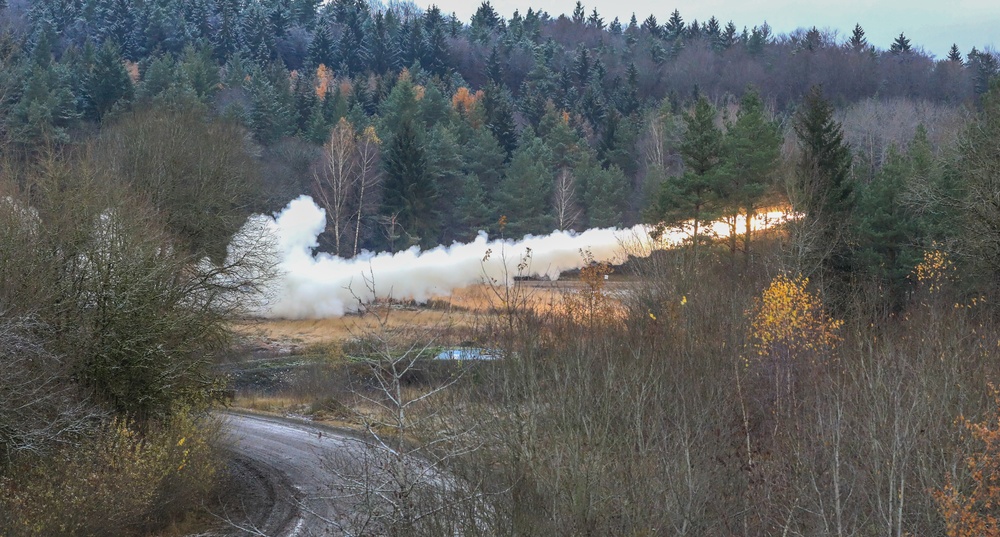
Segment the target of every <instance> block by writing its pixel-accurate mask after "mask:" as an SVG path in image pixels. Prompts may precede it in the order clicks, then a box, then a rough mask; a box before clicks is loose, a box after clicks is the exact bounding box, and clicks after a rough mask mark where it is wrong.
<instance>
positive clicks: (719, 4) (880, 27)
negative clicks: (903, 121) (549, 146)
mask: <svg viewBox="0 0 1000 537" xmlns="http://www.w3.org/2000/svg"><path fill="white" fill-rule="evenodd" d="M417 4H418V5H419V6H421V7H424V8H426V7H429V6H430V5H431V4H437V6H438V7H440V8H441V10H442V11H443V12H445V13H452V12H454V13H456V14H457V15H458V17H459V18H460V19H461V20H462V21H464V22H466V23H468V22H469V19H471V18H472V14H473V13H475V11H476V8H478V7H479V5H480V4H481V1H470V0H436V1H433V2H430V1H427V0H417ZM491 4H492V5H493V8H494V9H496V10H497V12H499V13H500V14H501V15H503V16H504V17H507V18H509V17H510V16H511V14H513V13H514V10H515V9H518V10H520V11H521V14H524V13H525V12H526V11H527V10H528V8H529V7H531V8H534V9H535V10H538V9H542V10H544V11H547V12H548V13H549V15H551V16H553V17H557V16H559V15H560V14H562V13H565V14H567V15H569V14H570V13H572V12H573V8H574V6H576V0H492V1H491ZM583 5H584V8H585V9H586V11H587V14H588V15H590V13H591V11H592V10H593V9H594V8H595V7H596V8H597V12H598V13H599V14H600V15H601V16H602V17H603V18H604V20H605V22H611V21H612V20H613V19H614V18H615V17H618V18H619V19H620V20H621V21H622V23H623V24H627V23H628V20H629V18H631V16H632V13H633V12H634V13H635V15H636V18H637V19H638V20H639V22H640V23H641V22H642V21H643V20H644V19H645V18H646V17H648V16H649V15H650V14H653V15H655V16H656V20H657V21H658V22H659V23H660V24H663V23H665V22H666V20H667V18H668V17H669V16H670V13H671V12H673V10H674V9H677V10H680V13H681V16H682V17H683V18H684V21H685V22H688V23H689V22H691V20H693V19H698V20H699V21H705V20H708V18H709V17H711V16H713V15H715V17H716V18H718V19H719V20H720V21H721V22H722V24H725V23H726V22H728V21H730V20H731V21H733V23H734V24H736V27H737V28H738V29H740V30H742V29H743V27H744V26H746V27H747V28H752V27H753V26H758V25H760V24H761V23H763V22H765V21H766V22H767V23H768V24H769V25H770V26H771V28H772V30H773V31H774V32H775V33H790V32H792V31H794V30H796V29H797V28H811V27H812V26H816V27H817V28H820V29H827V30H831V31H836V32H837V34H838V35H839V36H840V40H841V41H843V40H844V39H846V38H847V36H850V34H851V30H853V29H854V25H855V24H861V27H862V28H864V30H865V34H866V36H867V37H868V41H869V43H871V44H873V45H875V46H877V47H878V48H880V49H888V48H889V45H890V44H891V43H892V40H893V39H894V38H895V37H896V36H898V35H899V33H900V32H903V33H905V34H906V37H907V38H909V39H910V42H911V44H913V45H919V46H921V47H923V48H924V51H925V52H927V53H929V54H932V55H934V56H935V57H937V58H943V57H944V56H945V55H947V53H948V49H949V48H951V45H952V43H955V44H957V45H958V48H959V50H960V51H961V52H962V54H963V55H964V54H967V53H968V52H969V51H970V50H971V49H972V47H976V48H978V49H980V50H982V49H983V48H985V47H990V48H1000V1H998V0H950V1H947V2H941V1H929V0H909V1H906V2H903V1H900V0H892V1H877V0H808V1H803V0H760V1H757V2H748V1H746V0H741V1H735V0H674V1H673V2H662V1H657V0H589V1H583Z"/></svg>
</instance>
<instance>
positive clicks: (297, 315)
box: [248, 196, 783, 319]
mask: <svg viewBox="0 0 1000 537" xmlns="http://www.w3.org/2000/svg"><path fill="white" fill-rule="evenodd" d="M782 215H783V213H768V214H766V215H760V216H759V217H758V218H757V221H755V223H754V227H755V229H763V228H765V227H768V226H769V225H773V224H774V223H775V222H776V220H777V219H779V218H781V217H782ZM248 225H254V226H260V225H263V226H265V227H266V228H268V229H269V231H270V233H271V234H272V235H273V237H274V244H275V248H276V252H275V254H276V255H277V258H278V260H279V266H278V272H279V275H278V277H277V278H275V279H274V280H273V281H272V282H271V285H270V288H269V293H268V294H269V296H270V297H271V298H270V300H269V301H268V303H267V305H266V306H263V307H262V308H260V311H259V312H258V313H259V314H260V315H261V316H264V317H269V318H285V319H315V318H325V317H337V316H341V315H344V314H346V313H350V312H353V311H357V310H358V309H359V307H360V303H368V302H371V301H373V300H374V299H377V298H378V299H381V298H398V299H404V298H412V299H414V300H416V301H418V302H423V301H426V300H428V299H429V298H432V297H442V296H448V295H450V294H451V292H452V291H453V290H455V289H458V288H461V287H466V286H469V285H472V284H476V283H480V282H482V281H489V280H492V281H496V282H498V283H501V284H503V283H509V281H508V280H509V279H511V278H513V277H514V276H535V277H548V278H550V279H553V280H554V279H557V278H558V277H559V274H560V273H562V272H564V271H567V270H572V269H576V268H581V267H582V266H584V264H585V263H586V260H585V259H584V256H583V255H582V252H583V251H586V252H588V253H589V254H590V256H592V258H593V259H594V260H596V261H610V262H620V261H623V260H624V257H625V252H626V251H628V252H629V253H632V254H633V255H648V254H649V252H651V251H652V250H654V249H657V248H664V247H670V246H673V245H676V244H679V243H680V242H681V241H683V240H684V238H685V237H687V233H686V232H684V231H683V230H678V231H675V232H672V233H668V234H665V235H664V236H663V237H662V238H661V239H660V240H659V241H653V240H652V239H651V238H650V236H649V231H650V229H649V228H648V227H647V226H644V225H640V226H636V227H633V228H631V229H591V230H587V231H584V232H580V233H575V232H569V231H565V232H564V231H557V232H554V233H551V234H549V235H545V236H538V237H535V236H528V237H525V238H523V239H521V240H517V241H514V240H510V239H495V240H489V239H488V238H487V236H486V234H485V233H483V232H480V234H479V236H478V237H476V239H475V240H474V241H472V242H470V243H467V244H461V243H455V244H452V245H451V246H438V247H437V248H434V249H431V250H424V251H421V250H420V249H419V248H417V247H413V248H410V249H409V250H405V251H400V252H396V253H394V254H392V253H377V254H376V253H368V252H365V253H363V254H362V255H359V256H357V257H355V258H351V259H344V258H341V257H337V256H333V255H329V254H324V253H319V254H316V253H315V249H316V248H317V247H318V245H319V243H318V242H317V238H318V237H319V235H320V233H322V232H323V230H324V229H325V228H326V213H325V212H324V211H323V209H321V208H320V207H319V206H317V205H316V203H315V202H313V200H312V198H310V197H309V196H300V197H299V198H297V199H295V200H293V201H292V202H291V203H289V204H288V206H287V207H286V208H285V209H284V210H282V211H281V212H280V213H278V214H277V215H275V217H274V218H269V217H260V216H258V217H254V218H253V219H251V222H248ZM741 228H742V226H741ZM710 229H711V230H713V231H714V232H715V233H716V234H717V235H720V236H727V235H728V234H729V227H728V226H727V225H725V224H723V223H716V224H714V225H712V226H710ZM739 231H741V230H739Z"/></svg>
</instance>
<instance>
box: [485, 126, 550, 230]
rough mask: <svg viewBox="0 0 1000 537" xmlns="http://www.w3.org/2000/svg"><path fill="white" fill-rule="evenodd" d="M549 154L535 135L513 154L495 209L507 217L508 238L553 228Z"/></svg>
mask: <svg viewBox="0 0 1000 537" xmlns="http://www.w3.org/2000/svg"><path fill="white" fill-rule="evenodd" d="M550 161H551V155H550V154H549V153H548V150H547V149H546V148H545V145H544V144H543V143H542V142H541V140H539V139H538V138H534V137H529V138H528V139H526V140H525V141H524V143H523V145H522V147H520V148H519V149H518V150H517V151H516V152H515V153H514V157H513V159H511V162H510V169H508V170H507V177H506V178H505V179H504V180H503V182H502V183H501V185H500V189H499V191H498V192H497V211H498V212H499V213H500V214H501V215H503V216H506V217H507V229H506V232H507V234H508V235H510V236H511V237H521V236H523V235H527V234H529V233H530V234H540V233H548V232H550V231H552V225H553V224H552V215H551V202H550V198H551V196H552V183H553V174H552V171H551V169H550V168H549V166H548V163H549V162H550Z"/></svg>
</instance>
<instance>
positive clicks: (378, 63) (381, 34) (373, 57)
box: [368, 11, 399, 75]
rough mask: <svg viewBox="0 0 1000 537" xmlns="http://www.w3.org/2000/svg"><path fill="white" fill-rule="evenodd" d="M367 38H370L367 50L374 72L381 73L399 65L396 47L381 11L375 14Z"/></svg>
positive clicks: (370, 65)
mask: <svg viewBox="0 0 1000 537" xmlns="http://www.w3.org/2000/svg"><path fill="white" fill-rule="evenodd" d="M368 38H369V40H370V44H369V45H368V51H369V61H370V64H369V67H370V68H371V70H372V71H373V72H374V73H375V74H378V75H381V74H385V73H387V72H389V71H391V70H393V69H396V68H397V67H398V66H399V53H398V49H397V48H396V46H395V44H394V43H393V40H392V36H391V35H390V33H389V28H388V26H387V24H386V21H385V18H384V17H383V15H382V12H381V11H379V12H378V13H376V14H375V18H374V20H373V22H372V31H371V32H369V33H368Z"/></svg>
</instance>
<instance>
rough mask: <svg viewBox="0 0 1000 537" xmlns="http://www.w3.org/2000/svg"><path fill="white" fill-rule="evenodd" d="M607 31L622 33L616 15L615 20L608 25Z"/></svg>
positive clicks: (616, 33) (614, 33) (612, 33)
mask: <svg viewBox="0 0 1000 537" xmlns="http://www.w3.org/2000/svg"><path fill="white" fill-rule="evenodd" d="M608 31H609V32H611V35H622V23H621V21H619V20H618V17H615V20H613V21H611V24H609V25H608Z"/></svg>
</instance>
